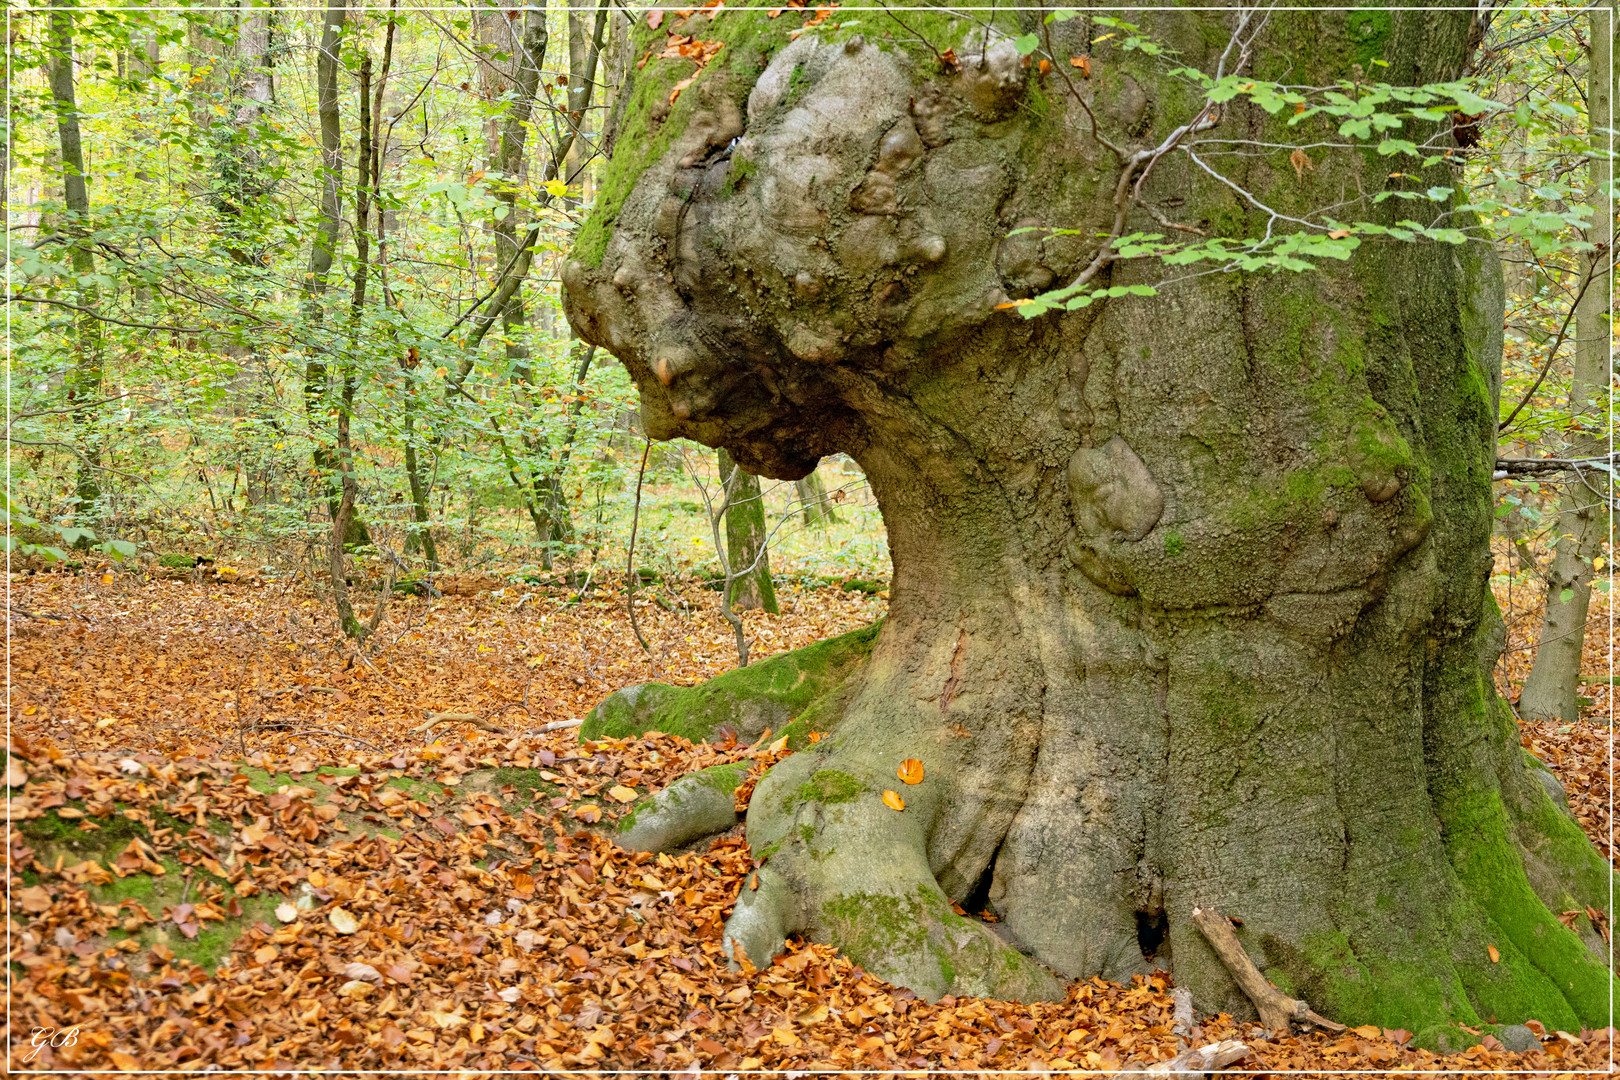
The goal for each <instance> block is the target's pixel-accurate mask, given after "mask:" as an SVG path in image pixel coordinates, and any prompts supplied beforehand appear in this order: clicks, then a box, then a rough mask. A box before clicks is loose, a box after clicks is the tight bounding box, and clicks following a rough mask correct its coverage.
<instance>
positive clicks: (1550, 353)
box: [1496, 257, 1613, 431]
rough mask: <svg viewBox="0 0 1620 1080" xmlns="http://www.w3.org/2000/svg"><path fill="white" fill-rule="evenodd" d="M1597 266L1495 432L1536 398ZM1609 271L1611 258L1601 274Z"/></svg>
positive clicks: (1584, 279) (1586, 276) (1589, 271)
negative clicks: (1530, 379) (1526, 386)
mask: <svg viewBox="0 0 1620 1080" xmlns="http://www.w3.org/2000/svg"><path fill="white" fill-rule="evenodd" d="M1598 266H1599V263H1598V261H1597V260H1596V259H1593V260H1592V262H1591V263H1590V264H1589V265H1588V266H1587V268H1586V272H1585V274H1583V275H1582V278H1581V287H1580V288H1579V289H1578V290H1577V291H1576V293H1575V299H1574V300H1572V301H1570V305H1569V311H1568V312H1566V313H1565V314H1564V321H1563V323H1562V324H1560V325H1559V327H1558V335H1557V336H1556V337H1554V338H1553V343H1552V344H1551V345H1550V346H1548V347H1547V359H1546V360H1544V361H1542V364H1541V371H1540V372H1538V373H1537V375H1536V381H1535V382H1533V383H1531V384H1530V389H1528V390H1526V391H1525V392H1524V396H1523V397H1522V398H1520V399H1519V403H1518V404H1517V405H1515V406H1513V411H1512V412H1510V413H1508V414H1507V419H1505V420H1503V421H1502V422H1501V423H1500V424H1497V425H1496V430H1497V431H1506V430H1507V429H1508V425H1509V424H1511V423H1513V420H1514V418H1515V417H1517V416H1518V415H1519V412H1520V410H1522V409H1523V408H1524V407H1525V406H1526V405H1528V404H1530V399H1531V398H1533V397H1535V396H1536V391H1537V390H1540V389H1541V384H1542V381H1543V380H1545V379H1546V378H1547V372H1549V371H1551V370H1552V366H1553V360H1555V359H1556V358H1557V356H1558V349H1559V347H1560V346H1562V345H1563V344H1564V338H1565V337H1566V336H1567V335H1568V334H1569V324H1570V323H1571V322H1573V321H1574V320H1575V310H1576V309H1577V308H1579V307H1580V306H1581V297H1583V296H1585V295H1586V290H1587V289H1589V288H1591V286H1592V282H1593V281H1595V280H1597V278H1598V276H1599V275H1598V273H1597V269H1598ZM1611 269H1613V258H1612V257H1611V258H1610V259H1607V260H1605V263H1604V266H1603V273H1604V274H1605V275H1607V274H1608V272H1609V271H1610V270H1611Z"/></svg>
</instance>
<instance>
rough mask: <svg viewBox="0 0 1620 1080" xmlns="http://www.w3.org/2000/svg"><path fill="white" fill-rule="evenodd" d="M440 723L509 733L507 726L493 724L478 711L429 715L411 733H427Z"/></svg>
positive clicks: (500, 733)
mask: <svg viewBox="0 0 1620 1080" xmlns="http://www.w3.org/2000/svg"><path fill="white" fill-rule="evenodd" d="M440 724H471V725H472V726H473V727H475V728H477V729H478V730H479V731H492V732H494V733H495V734H497V735H505V734H506V733H507V732H506V729H505V728H502V727H496V726H495V725H494V724H491V723H490V722H489V721H488V720H486V719H484V718H483V717H482V716H479V715H478V714H477V713H470V712H444V713H434V714H431V715H429V716H428V718H427V722H426V723H424V724H422V725H421V726H420V727H414V728H412V729H411V734H412V735H426V734H427V733H428V732H430V731H432V730H433V729H434V728H436V727H438V726H439V725H440Z"/></svg>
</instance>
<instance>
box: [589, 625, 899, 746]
mask: <svg viewBox="0 0 1620 1080" xmlns="http://www.w3.org/2000/svg"><path fill="white" fill-rule="evenodd" d="M878 629H879V627H878V625H877V624H874V625H872V626H869V627H865V628H863V629H860V630H854V631H851V632H850V633H847V634H842V635H840V636H838V637H835V638H829V639H827V640H826V641H818V642H816V643H815V644H814V645H808V646H806V647H805V648H802V649H795V650H793V651H792V652H786V653H782V654H780V655H777V656H773V657H771V658H770V659H768V660H761V661H760V662H759V663H756V664H751V665H749V666H748V667H745V668H738V669H736V670H735V671H728V672H726V673H725V674H724V675H720V676H718V677H716V678H713V679H710V680H709V681H708V682H706V683H701V684H699V685H697V686H683V687H676V686H669V685H667V684H665V683H647V684H645V685H643V686H637V687H630V688H628V689H626V690H620V691H618V692H617V693H614V694H612V695H610V696H608V697H607V698H604V699H603V700H602V701H601V702H600V703H599V704H598V705H597V706H596V708H594V709H592V710H591V712H590V714H589V715H588V716H586V717H585V723H584V724H583V725H582V726H581V727H580V738H581V739H582V740H590V739H600V738H633V737H635V736H639V735H644V734H646V733H647V732H649V731H662V732H664V733H665V734H667V735H678V736H680V737H681V738H684V739H690V740H691V741H692V742H704V741H708V740H710V739H711V738H713V737H714V735H715V732H716V731H717V730H718V729H719V728H720V727H721V726H722V725H724V724H730V725H731V726H732V727H733V729H734V730H735V732H736V733H737V735H738V737H739V738H747V737H750V736H757V735H758V734H760V733H762V732H763V730H764V729H765V728H766V727H773V728H776V729H778V730H781V729H782V728H783V727H784V725H785V724H786V723H787V722H788V721H789V720H790V719H791V718H793V717H796V716H798V715H799V714H800V713H801V712H803V711H804V710H806V709H808V708H809V707H810V706H811V705H812V704H813V703H814V702H815V701H816V700H817V699H818V698H821V697H823V696H824V695H826V694H827V693H828V692H829V691H831V690H832V689H833V688H834V687H835V686H836V685H837V684H838V683H839V682H841V681H842V680H843V679H844V678H845V677H846V676H848V674H849V673H850V671H851V670H852V669H853V668H854V667H855V666H856V665H857V664H859V663H860V662H861V661H862V660H864V659H865V658H866V656H867V655H868V654H869V653H870V652H871V649H872V643H873V642H874V641H875V640H876V638H877V634H878Z"/></svg>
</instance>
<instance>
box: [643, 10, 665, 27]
mask: <svg viewBox="0 0 1620 1080" xmlns="http://www.w3.org/2000/svg"><path fill="white" fill-rule="evenodd" d="M647 25H648V26H650V27H652V28H653V29H654V30H656V29H658V28H659V27H660V26H662V25H664V12H663V10H662V9H659V8H655V9H653V10H652V11H649V12H647Z"/></svg>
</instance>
